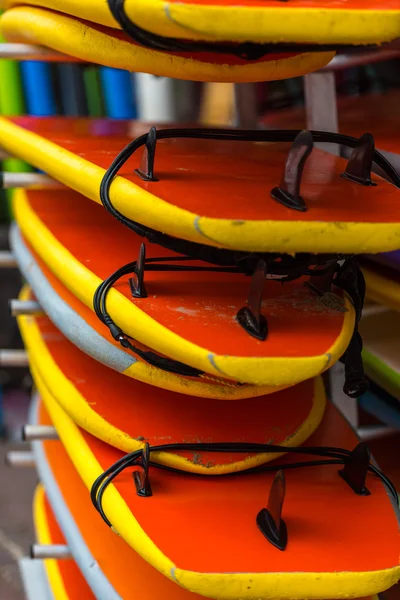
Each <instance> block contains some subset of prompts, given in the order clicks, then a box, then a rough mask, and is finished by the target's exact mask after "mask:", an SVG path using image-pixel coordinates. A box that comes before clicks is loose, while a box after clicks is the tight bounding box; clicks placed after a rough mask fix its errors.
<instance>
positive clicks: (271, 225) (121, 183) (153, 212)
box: [0, 117, 400, 254]
mask: <svg viewBox="0 0 400 600" xmlns="http://www.w3.org/2000/svg"><path fill="white" fill-rule="evenodd" d="M0 147H2V148H3V149H4V150H6V151H7V152H9V153H10V154H12V155H14V156H18V157H19V158H21V159H23V160H25V161H26V162H28V163H30V164H32V165H33V166H34V167H36V168H38V169H41V170H42V171H45V172H46V173H47V174H48V175H50V176H51V177H54V178H55V179H57V180H58V181H60V182H61V183H64V184H65V185H66V186H68V187H70V188H71V189H73V190H76V191H78V192H80V193H81V194H83V195H84V196H86V197H87V198H90V199H91V200H93V201H94V202H97V203H98V204H100V203H101V202H100V197H99V189H100V184H101V181H102V179H103V177H104V175H105V173H106V171H105V169H102V168H101V167H98V166H97V165H95V164H93V163H91V162H89V161H88V160H85V159H84V158H81V157H79V156H77V155H76V154H74V153H73V152H70V151H69V150H66V149H64V148H62V147H61V146H59V145H57V144H56V143H54V142H51V141H49V140H46V139H45V138H44V137H42V136H40V135H38V134H36V133H33V132H31V131H28V130H27V129H24V128H23V127H21V126H19V125H17V124H16V123H13V122H12V121H11V120H9V119H7V118H5V117H0ZM110 198H111V201H112V203H113V205H114V206H115V208H116V209H117V210H118V211H119V212H121V213H122V214H123V215H125V216H126V217H128V218H129V219H131V220H133V221H137V222H139V223H141V224H142V225H145V226H148V227H151V228H152V229H156V230H157V231H164V232H168V233H169V235H172V236H175V237H178V238H182V239H186V240H189V241H192V242H197V243H199V244H206V245H209V246H215V247H223V248H228V249H235V250H243V251H246V252H287V253H289V254H291V253H293V252H323V253H325V252H328V253H331V252H340V253H356V254H360V253H367V252H368V253H375V252H385V251H389V250H394V249H396V248H397V247H398V239H399V228H400V224H399V223H398V224H396V223H373V222H372V223H369V222H368V223H367V222H364V223H356V222H344V221H343V222H342V221H335V222H329V221H328V222H321V221H301V220H297V219H294V220H293V221H275V220H257V221H256V220H242V221H240V226H238V221H237V220H235V219H219V218H211V217H205V216H201V215H198V214H196V213H193V212H190V211H188V210H185V209H183V208H180V207H178V206H176V205H173V204H170V203H168V202H166V201H165V200H162V199H161V198H159V197H157V196H155V195H154V194H151V193H150V192H147V191H146V190H144V189H143V188H141V187H140V186H138V185H135V184H134V183H133V182H131V181H129V180H128V179H125V178H124V177H121V176H118V177H116V178H115V179H114V181H113V182H112V185H111V188H110Z"/></svg>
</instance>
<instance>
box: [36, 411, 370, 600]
mask: <svg viewBox="0 0 400 600" xmlns="http://www.w3.org/2000/svg"><path fill="white" fill-rule="evenodd" d="M31 422H34V423H35V424H36V423H39V424H41V425H52V422H51V420H50V418H49V416H48V413H47V412H46V409H45V407H44V404H43V402H41V401H40V400H38V399H36V401H35V404H34V405H33V410H32V417H31ZM33 451H34V454H35V461H36V466H37V469H38V472H39V475H40V478H41V481H42V482H43V484H44V486H45V488H46V496H47V497H48V499H49V503H50V504H51V508H52V510H53V511H54V514H55V516H56V518H57V522H58V524H59V526H60V529H61V530H62V532H63V535H64V536H65V539H66V540H67V542H68V547H69V548H70V550H71V553H72V554H73V557H74V560H75V561H76V563H77V565H78V566H79V568H80V569H81V571H82V573H83V574H84V576H85V578H86V580H87V581H88V582H89V583H90V586H91V588H92V589H93V590H94V593H95V595H96V598H98V600H121V598H123V599H124V600H135V598H137V596H138V595H139V594H140V596H141V598H143V600H157V599H158V598H166V599H171V600H172V599H173V600H200V598H202V597H203V596H199V595H198V594H193V593H192V592H188V591H186V590H184V589H183V588H181V587H180V586H178V587H177V586H176V585H175V583H173V582H172V581H170V580H168V579H167V578H166V577H164V576H163V575H161V573H159V572H158V571H157V570H155V569H154V568H153V567H151V566H150V565H149V563H147V562H145V561H144V560H143V559H142V558H141V557H140V556H139V554H137V553H136V552H135V551H134V550H133V549H132V548H131V547H130V546H129V545H128V544H126V543H125V542H124V540H123V539H122V538H121V537H120V536H118V535H115V533H114V532H113V531H112V530H111V529H110V528H109V527H107V526H106V525H105V524H104V523H102V522H99V520H98V515H97V513H96V511H94V510H93V505H92V504H91V502H90V498H89V494H88V492H87V489H86V487H85V485H84V483H83V481H82V479H81V478H80V476H79V475H78V472H77V470H76V469H75V467H74V465H73V463H72V461H71V459H70V458H69V456H68V454H67V452H66V450H65V448H64V447H63V445H62V443H61V442H60V441H45V442H39V441H36V442H33ZM100 564H101V569H102V570H101V571H100V567H99V565H100ZM125 564H129V566H130V568H129V569H124V568H121V565H125ZM102 577H104V579H105V578H106V577H107V579H106V581H107V584H108V585H105V583H104V581H103V580H102ZM111 584H112V586H113V587H112V586H111ZM364 600H367V599H364ZM368 600H377V598H371V599H368Z"/></svg>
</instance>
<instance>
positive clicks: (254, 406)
mask: <svg viewBox="0 0 400 600" xmlns="http://www.w3.org/2000/svg"><path fill="white" fill-rule="evenodd" d="M18 322H19V326H20V329H21V332H22V335H23V337H24V342H25V345H26V348H27V350H28V353H29V358H30V362H31V366H32V367H33V369H32V373H33V376H34V377H35V374H36V373H38V374H39V377H35V380H36V384H37V386H38V388H39V390H40V392H42V391H43V390H42V386H43V385H45V386H46V387H47V388H48V389H50V390H52V394H53V396H54V397H55V398H56V400H57V401H58V402H59V403H60V405H61V406H62V407H63V409H64V410H65V411H66V412H67V413H68V415H69V416H70V417H71V418H72V419H73V421H74V422H76V423H77V424H78V425H79V426H80V427H82V428H83V429H85V430H87V431H88V432H90V433H92V434H93V435H95V436H97V437H98V438H100V439H102V440H103V441H105V442H107V443H109V444H111V445H113V446H115V447H117V448H119V449H120V450H123V451H125V452H132V451H135V450H138V449H140V448H143V446H144V443H145V442H149V443H151V444H152V445H158V444H164V443H171V444H176V443H194V442H196V443H205V442H232V441H240V442H245V443H246V442H253V443H261V444H262V443H273V444H275V445H284V446H297V445H299V444H301V443H302V442H304V441H305V440H306V439H307V438H308V437H309V436H310V435H311V434H312V433H313V432H314V431H315V429H316V428H317V427H318V425H319V423H320V422H321V419H322V417H323V414H324V410H325V392H324V386H323V383H322V380H321V379H315V380H312V379H309V380H307V381H304V382H302V383H300V384H298V385H297V386H294V387H291V388H288V389H286V390H283V391H281V392H276V393H275V394H273V395H272V396H271V397H267V396H261V397H259V398H254V399H252V400H251V401H248V400H246V399H245V400H237V401H235V402H220V401H217V400H214V399H200V398H193V397H191V396H185V395H183V394H176V393H174V392H169V391H167V390H161V389H159V388H156V387H154V386H151V385H145V384H143V383H141V382H139V381H135V380H132V379H129V378H127V377H123V376H122V375H121V374H119V373H116V372H115V371H111V370H110V369H107V368H106V367H104V366H103V365H101V364H100V363H99V362H97V361H95V360H93V359H92V358H90V357H89V356H87V355H86V354H83V353H82V352H81V351H80V350H78V348H76V347H75V346H74V345H73V344H71V343H70V342H69V341H68V340H67V339H66V338H65V337H64V336H63V335H62V334H61V333H60V332H59V331H58V330H57V329H56V328H55V327H54V325H53V324H52V323H51V321H50V320H49V319H48V318H47V317H46V316H37V317H18ZM273 458H275V455H273V454H268V453H264V454H259V455H257V456H254V455H253V454H252V453H251V452H250V453H239V454H238V453H234V452H226V453H223V454H215V453H213V452H207V451H206V452H197V451H196V452H185V453H184V455H183V456H182V455H177V454H176V453H174V452H162V453H160V455H159V456H158V457H157V459H156V460H157V462H159V463H160V464H163V465H167V466H170V467H175V466H178V467H180V468H183V469H185V470H187V471H192V472H201V473H203V474H205V475H215V474H218V473H226V472H233V471H239V470H242V469H248V468H251V467H254V466H257V465H259V464H263V463H265V462H268V461H270V460H272V459H273Z"/></svg>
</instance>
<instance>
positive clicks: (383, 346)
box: [360, 310, 400, 400]
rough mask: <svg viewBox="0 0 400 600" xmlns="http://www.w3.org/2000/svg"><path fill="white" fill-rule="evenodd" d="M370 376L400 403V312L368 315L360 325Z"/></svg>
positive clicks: (366, 367)
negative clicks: (399, 347)
mask: <svg viewBox="0 0 400 600" xmlns="http://www.w3.org/2000/svg"><path fill="white" fill-rule="evenodd" d="M360 332H361V334H362V336H363V343H364V350H363V359H364V367H365V371H366V373H367V375H368V376H369V377H370V378H371V379H372V380H373V381H375V382H376V383H377V384H378V385H379V386H380V387H381V388H383V389H384V390H386V391H387V392H389V394H391V395H392V396H394V397H395V398H397V399H398V400H400V360H399V352H398V345H399V335H400V313H399V312H395V311H393V310H388V311H386V312H383V313H379V314H371V315H368V316H365V317H364V318H363V319H362V320H361V322H360Z"/></svg>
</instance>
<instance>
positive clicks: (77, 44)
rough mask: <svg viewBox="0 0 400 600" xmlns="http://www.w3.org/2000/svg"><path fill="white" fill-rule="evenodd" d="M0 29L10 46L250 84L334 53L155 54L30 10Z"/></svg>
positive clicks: (6, 19) (122, 37)
mask: <svg viewBox="0 0 400 600" xmlns="http://www.w3.org/2000/svg"><path fill="white" fill-rule="evenodd" d="M0 29H1V32H2V35H3V36H4V38H5V39H6V40H7V41H9V42H17V43H21V42H22V43H24V42H25V43H35V44H40V45H43V46H46V47H48V48H51V49H52V50H57V51H58V52H62V53H64V54H68V55H70V56H73V57H75V58H79V59H81V60H84V61H87V62H94V63H98V64H101V65H105V66H108V67H114V68H117V69H125V70H127V71H134V72H144V73H151V74H153V75H159V76H163V77H174V78H176V79H189V80H195V81H221V82H222V81H223V82H252V81H268V80H271V79H273V80H278V79H286V78H288V77H297V76H299V75H303V74H305V73H309V72H311V71H315V70H318V69H320V68H322V67H323V66H325V65H326V64H327V63H328V62H330V61H331V60H332V58H333V56H334V54H335V53H334V52H332V51H329V52H301V51H300V52H296V51H292V52H282V53H280V52H279V50H278V51H275V52H274V53H270V54H267V55H265V56H263V57H261V58H259V59H256V60H252V61H248V60H245V59H243V58H241V57H235V56H231V55H230V54H219V53H213V52H210V51H208V52H203V53H195V54H193V53H191V52H164V51H158V50H151V49H149V48H145V47H143V46H141V45H139V44H137V43H135V42H134V41H133V40H132V39H131V38H130V37H129V36H128V35H126V34H125V33H123V32H121V31H118V30H116V29H112V28H111V27H105V26H103V25H96V24H94V23H90V22H88V21H83V20H81V19H77V18H73V17H71V16H66V15H63V14H61V13H59V12H55V11H51V10H47V9H42V8H37V7H29V6H17V7H15V8H11V9H9V10H7V11H5V13H4V14H3V15H2V17H1V20H0Z"/></svg>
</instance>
